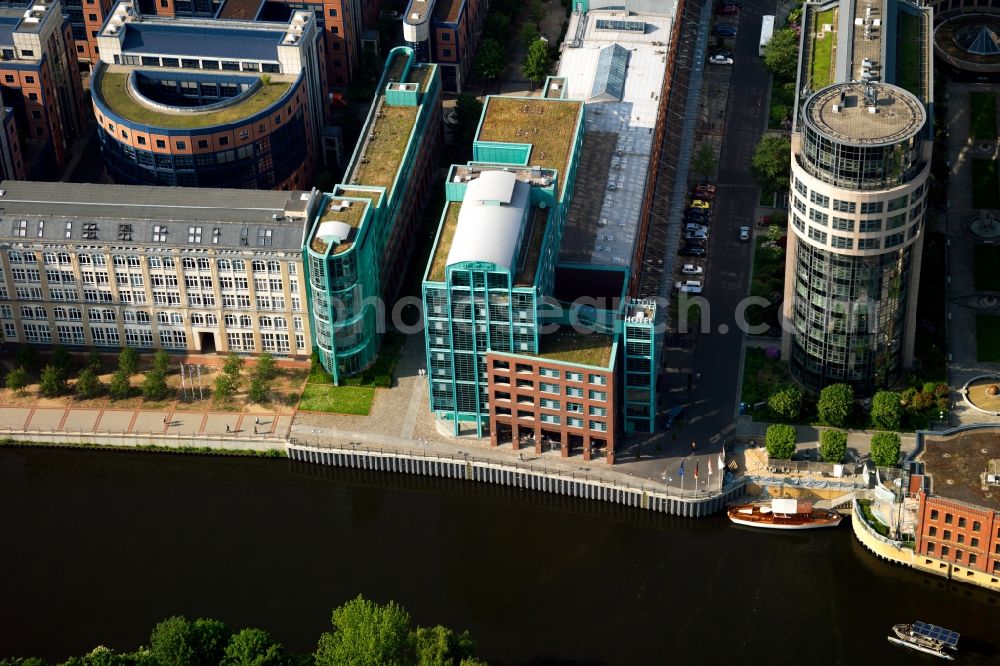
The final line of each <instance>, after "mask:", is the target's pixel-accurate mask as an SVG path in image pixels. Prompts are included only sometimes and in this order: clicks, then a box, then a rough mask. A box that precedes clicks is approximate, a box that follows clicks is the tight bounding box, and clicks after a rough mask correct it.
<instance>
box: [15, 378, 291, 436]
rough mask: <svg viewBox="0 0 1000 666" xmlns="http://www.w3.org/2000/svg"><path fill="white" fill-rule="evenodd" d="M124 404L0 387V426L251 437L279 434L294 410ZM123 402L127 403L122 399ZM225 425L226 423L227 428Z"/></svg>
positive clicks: (287, 429) (22, 429)
mask: <svg viewBox="0 0 1000 666" xmlns="http://www.w3.org/2000/svg"><path fill="white" fill-rule="evenodd" d="M131 402H134V403H135V404H134V405H133V406H129V407H118V406H114V405H112V404H111V403H110V402H109V401H107V400H104V401H89V402H88V404H87V406H73V405H72V401H71V400H69V399H58V400H46V399H43V398H35V399H24V398H20V397H18V396H16V395H14V394H13V393H12V392H11V391H8V390H3V391H2V392H0V432H2V431H8V432H36V433H37V432H49V433H72V434H81V433H94V434H121V435H149V436H157V435H173V436H191V437H216V438H220V437H221V438H225V437H241V436H243V437H246V436H250V437H254V431H255V430H256V435H257V437H258V438H276V439H282V440H283V439H285V438H287V437H288V434H289V432H290V429H291V426H292V419H293V418H294V412H293V411H291V410H281V411H277V410H273V409H268V408H266V407H260V406H257V405H251V406H248V407H244V408H243V409H241V410H188V409H185V407H186V405H185V404H184V403H183V402H180V401H172V402H166V403H157V404H156V405H155V406H153V405H149V406H144V404H143V402H142V401H141V400H138V399H135V400H134V401H131ZM126 404H127V403H126ZM227 428H228V429H227Z"/></svg>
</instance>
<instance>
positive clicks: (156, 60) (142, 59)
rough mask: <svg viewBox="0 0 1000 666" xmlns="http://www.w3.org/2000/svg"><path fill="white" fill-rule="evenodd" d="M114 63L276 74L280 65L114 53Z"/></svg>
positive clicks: (279, 70) (279, 69)
mask: <svg viewBox="0 0 1000 666" xmlns="http://www.w3.org/2000/svg"><path fill="white" fill-rule="evenodd" d="M115 64H116V65H142V66H143V67H174V68H180V67H183V68H184V69H209V70H216V71H220V70H221V71H223V72H268V73H272V74H278V73H280V72H281V67H280V66H279V65H278V64H277V63H273V62H260V61H252V60H251V61H247V60H239V61H237V60H212V59H209V58H174V57H170V56H152V55H131V54H128V53H122V54H121V55H118V54H117V53H116V54H115Z"/></svg>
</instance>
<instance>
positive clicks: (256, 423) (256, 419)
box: [253, 416, 260, 425]
mask: <svg viewBox="0 0 1000 666" xmlns="http://www.w3.org/2000/svg"><path fill="white" fill-rule="evenodd" d="M253 424H254V425H260V417H259V416H258V417H257V418H255V419H254V420H253Z"/></svg>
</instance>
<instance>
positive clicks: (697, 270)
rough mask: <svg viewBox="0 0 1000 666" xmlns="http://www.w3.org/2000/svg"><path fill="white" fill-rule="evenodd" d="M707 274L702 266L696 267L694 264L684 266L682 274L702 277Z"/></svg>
mask: <svg viewBox="0 0 1000 666" xmlns="http://www.w3.org/2000/svg"><path fill="white" fill-rule="evenodd" d="M704 272H705V269H703V268H702V267H701V266H695V265H694V264H684V265H683V266H682V267H681V273H683V274H684V275H701V274H702V273H704Z"/></svg>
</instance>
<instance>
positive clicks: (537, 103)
mask: <svg viewBox="0 0 1000 666" xmlns="http://www.w3.org/2000/svg"><path fill="white" fill-rule="evenodd" d="M582 112H583V102H578V101H563V100H549V99H541V98H537V97H535V98H523V97H490V98H488V100H487V103H486V108H485V109H484V111H483V120H482V124H481V125H480V127H479V136H478V137H476V139H477V140H478V141H496V142H502V143H530V144H532V146H533V147H532V150H531V156H530V159H529V160H528V163H529V164H530V165H532V166H541V167H542V168H544V169H557V170H558V171H559V179H560V181H561V182H560V187H559V193H560V196H561V195H562V193H563V192H564V191H565V189H566V178H565V176H566V172H567V170H568V169H569V160H570V156H571V155H572V153H573V146H574V144H575V140H576V130H577V124H578V122H579V118H580V114H581V113H582Z"/></svg>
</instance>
